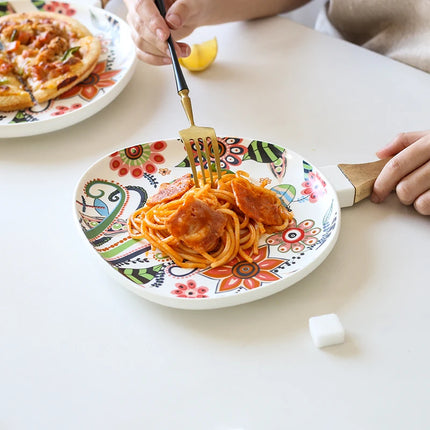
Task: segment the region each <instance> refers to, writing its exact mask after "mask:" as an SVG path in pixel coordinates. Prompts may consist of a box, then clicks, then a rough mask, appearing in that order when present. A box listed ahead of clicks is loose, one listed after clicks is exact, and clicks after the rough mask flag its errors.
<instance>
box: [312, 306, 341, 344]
mask: <svg viewBox="0 0 430 430" xmlns="http://www.w3.org/2000/svg"><path fill="white" fill-rule="evenodd" d="M309 331H310V332H311V336H312V340H313V341H314V344H315V346H317V347H318V348H323V347H324V346H329V345H337V344H338V343H343V342H344V341H345V330H344V328H343V326H342V324H341V322H340V320H339V317H338V316H337V315H336V314H327V315H320V316H317V317H312V318H309Z"/></svg>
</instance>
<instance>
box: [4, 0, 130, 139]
mask: <svg viewBox="0 0 430 430" xmlns="http://www.w3.org/2000/svg"><path fill="white" fill-rule="evenodd" d="M37 10H44V11H51V12H58V13H63V14H65V15H68V16H71V17H73V18H76V19H78V20H79V21H80V22H82V23H83V24H84V25H85V26H87V28H88V29H89V30H90V31H91V32H92V33H93V35H94V36H96V37H98V38H99V39H100V41H101V43H102V54H101V56H100V60H99V62H98V64H97V65H96V67H95V69H94V71H93V72H92V73H91V75H90V76H89V77H88V78H87V79H85V80H84V81H83V82H81V83H80V84H78V85H76V86H75V87H73V88H72V89H70V90H69V91H67V92H66V93H64V94H62V95H61V96H59V97H57V98H56V99H54V100H50V101H48V102H46V103H43V104H37V105H35V106H33V107H31V108H29V109H25V110H19V111H13V112H0V136H1V137H22V136H33V135H37V134H42V133H47V132H51V131H55V130H58V129H62V128H65V127H68V126H70V125H73V124H76V123H78V122H80V121H82V120H84V119H87V118H89V117H90V116H91V115H94V114H95V113H97V112H98V111H100V110H101V109H103V108H104V107H105V106H107V105H108V104H109V103H110V102H111V101H113V100H114V99H115V97H117V96H118V95H119V94H120V92H121V91H122V90H123V89H124V88H125V86H126V85H127V83H128V82H129V80H130V78H131V77H132V74H133V71H134V68H135V65H136V62H137V59H136V52H135V49H134V44H133V41H132V39H131V35H130V31H129V27H128V25H127V24H126V23H125V22H124V21H123V20H121V19H120V18H118V17H116V16H115V15H113V14H111V13H109V12H107V11H105V10H103V9H100V8H98V7H86V6H83V5H75V4H72V3H59V2H57V1H52V2H45V1H42V0H33V1H30V0H19V1H17V0H15V1H9V2H8V1H5V2H0V16H1V15H6V14H9V13H14V12H25V11H27V12H28V11H37Z"/></svg>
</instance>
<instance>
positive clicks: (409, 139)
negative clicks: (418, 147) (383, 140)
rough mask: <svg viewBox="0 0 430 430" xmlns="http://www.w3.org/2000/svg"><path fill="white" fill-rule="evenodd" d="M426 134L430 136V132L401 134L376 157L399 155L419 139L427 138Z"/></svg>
mask: <svg viewBox="0 0 430 430" xmlns="http://www.w3.org/2000/svg"><path fill="white" fill-rule="evenodd" d="M426 134H430V130H425V131H412V132H408V133H400V134H399V135H397V136H396V137H395V138H394V140H392V141H391V142H390V143H389V144H388V145H386V146H385V147H384V148H382V149H380V150H379V151H378V152H377V153H376V155H377V156H378V157H379V158H387V157H392V156H393V155H396V154H398V153H399V152H400V151H403V149H405V148H407V147H408V146H410V145H412V144H413V143H414V142H416V141H417V140H418V139H421V137H423V136H425V135H426Z"/></svg>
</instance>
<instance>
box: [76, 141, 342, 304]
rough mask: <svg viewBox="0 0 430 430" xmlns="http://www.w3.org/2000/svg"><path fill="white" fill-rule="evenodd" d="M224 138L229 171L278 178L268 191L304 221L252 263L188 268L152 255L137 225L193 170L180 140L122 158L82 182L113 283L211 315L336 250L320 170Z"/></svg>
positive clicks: (102, 163)
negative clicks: (151, 203)
mask: <svg viewBox="0 0 430 430" xmlns="http://www.w3.org/2000/svg"><path fill="white" fill-rule="evenodd" d="M218 140H219V144H220V146H221V149H222V151H221V154H222V160H221V161H222V163H221V164H222V167H223V168H228V169H230V170H233V171H235V170H245V171H247V172H249V173H250V175H251V177H252V178H253V179H254V180H256V181H261V180H262V179H265V178H268V179H269V181H270V182H269V185H268V187H269V188H271V189H272V190H274V191H275V192H276V193H277V194H278V195H279V197H280V199H281V201H282V202H283V204H284V205H285V206H287V207H288V208H290V209H291V210H292V211H293V213H294V219H293V221H292V222H291V223H290V225H289V226H288V228H287V229H286V230H285V231H283V232H280V233H276V234H271V235H267V236H265V237H264V238H262V240H261V242H260V247H259V251H258V254H256V255H255V256H254V257H253V258H254V261H253V263H252V264H250V263H247V262H245V261H239V260H237V259H235V260H233V261H230V262H229V263H228V264H226V265H224V266H222V267H218V268H214V269H211V268H207V269H203V270H200V269H199V270H197V269H182V268H179V267H178V266H176V265H175V264H174V263H173V262H172V261H171V260H170V259H168V258H166V257H164V256H163V255H161V254H160V253H159V252H157V251H155V252H154V251H152V250H151V248H150V246H149V244H148V243H147V242H146V241H145V240H134V239H131V238H130V236H129V234H128V231H127V219H128V217H129V216H130V215H131V214H132V213H133V212H134V211H135V210H136V209H138V208H139V207H141V206H142V205H144V204H145V202H146V200H147V198H148V196H151V195H152V194H154V193H155V192H156V191H157V189H158V187H159V186H160V184H161V183H163V182H164V183H165V182H170V181H172V180H174V179H176V178H178V177H179V176H182V175H184V174H185V173H187V172H188V171H189V163H188V160H187V159H186V157H185V150H184V148H183V145H182V144H181V143H180V142H179V141H178V140H176V139H170V140H159V141H156V142H148V143H142V144H137V145H134V146H131V147H128V148H124V149H121V150H119V151H117V152H114V153H113V154H110V155H108V156H106V157H104V158H102V159H101V160H99V161H98V162H96V163H95V164H94V165H93V166H91V167H90V168H89V170H88V171H87V172H85V173H84V175H83V176H82V178H81V179H80V181H79V183H78V184H77V188H76V191H75V214H76V219H77V221H78V224H79V230H80V231H81V232H83V237H84V238H85V241H86V242H87V243H88V244H89V245H90V246H91V248H92V249H94V251H96V253H97V254H98V255H99V256H100V257H101V259H102V260H104V265H105V267H108V268H109V269H108V270H109V271H110V273H111V274H112V275H114V276H116V277H117V278H118V279H120V280H121V281H122V283H123V284H124V285H125V286H126V287H127V288H129V289H130V290H131V291H133V292H135V293H136V294H138V295H140V296H142V297H145V298H146V299H149V300H151V301H153V302H156V303H159V304H163V305H166V306H171V307H176V308H183V309H209V308H219V307H225V306H233V305H238V304H241V303H246V302H250V301H253V300H257V299H261V298H263V297H266V296H269V295H271V294H274V293H276V292H279V291H281V290H283V289H285V288H287V287H288V286H290V285H292V284H294V283H295V282H297V281H299V280H300V279H302V278H303V277H304V276H306V275H307V274H308V273H310V272H311V271H312V270H314V269H315V268H316V267H317V266H318V265H319V264H320V263H321V262H322V261H323V260H324V259H325V257H326V256H327V255H328V254H329V252H330V251H331V249H332V248H333V246H334V244H335V242H336V239H337V236H338V233H339V228H340V207H339V203H338V199H337V195H336V192H335V191H334V189H333V188H332V186H331V185H330V184H329V183H327V182H326V180H325V178H324V177H323V175H322V174H321V173H320V172H319V170H318V169H317V168H315V166H313V165H312V164H311V163H309V162H308V160H304V159H303V158H302V157H301V156H300V155H298V154H296V153H294V152H293V151H290V150H287V149H285V148H283V147H281V146H278V145H275V144H272V143H269V142H263V141H259V140H252V139H243V138H237V137H224V138H218ZM100 261H101V260H100Z"/></svg>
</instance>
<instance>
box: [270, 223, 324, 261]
mask: <svg viewBox="0 0 430 430" xmlns="http://www.w3.org/2000/svg"><path fill="white" fill-rule="evenodd" d="M314 225H315V222H314V221H313V220H311V219H307V220H305V221H302V222H301V223H300V224H298V225H297V221H296V220H295V219H293V220H291V222H290V224H289V225H288V228H287V229H285V230H284V231H280V232H277V233H275V234H272V235H270V236H269V237H268V238H267V239H266V243H267V244H268V245H271V246H276V245H278V244H279V246H278V251H279V252H288V251H292V252H296V253H297V252H302V251H303V250H304V249H305V246H306V245H307V246H310V245H314V244H315V243H316V242H317V241H318V238H317V237H316V236H317V235H318V234H319V233H321V229H320V228H319V227H314Z"/></svg>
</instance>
